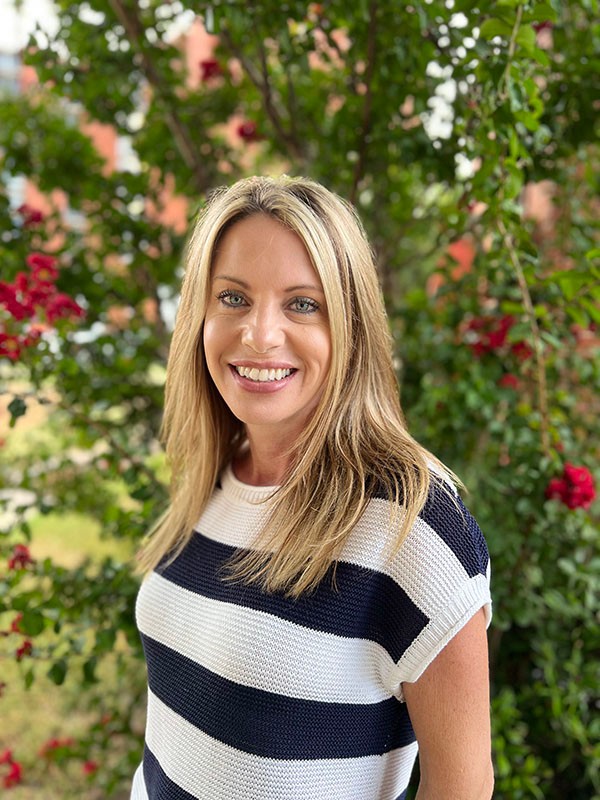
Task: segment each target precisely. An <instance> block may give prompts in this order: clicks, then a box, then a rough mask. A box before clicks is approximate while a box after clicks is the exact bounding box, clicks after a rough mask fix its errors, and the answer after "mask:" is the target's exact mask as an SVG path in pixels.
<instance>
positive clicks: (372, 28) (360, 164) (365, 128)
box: [349, 0, 377, 204]
mask: <svg viewBox="0 0 600 800" xmlns="http://www.w3.org/2000/svg"><path fill="white" fill-rule="evenodd" d="M376 51H377V2H376V0H371V2H370V4H369V28H368V31H367V68H366V70H365V79H364V83H365V85H366V87H367V91H366V93H365V102H364V105H363V113H362V122H361V131H360V143H359V146H358V159H357V161H356V166H355V168H354V178H353V181H352V189H351V190H350V197H349V200H350V202H351V203H352V204H355V203H356V195H357V192H358V185H359V183H360V181H361V178H362V177H363V175H364V172H365V167H366V161H367V150H368V142H367V139H368V136H369V133H370V131H371V124H372V118H371V117H372V110H373V75H374V73H375V56H376Z"/></svg>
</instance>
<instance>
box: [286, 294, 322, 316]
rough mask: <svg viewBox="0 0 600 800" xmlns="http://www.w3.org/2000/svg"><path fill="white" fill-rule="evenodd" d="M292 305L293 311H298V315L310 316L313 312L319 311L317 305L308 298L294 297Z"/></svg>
mask: <svg viewBox="0 0 600 800" xmlns="http://www.w3.org/2000/svg"><path fill="white" fill-rule="evenodd" d="M292 305H293V306H294V311H298V313H300V314H312V313H313V312H314V311H318V310H319V304H318V303H315V301H314V300H311V298H310V297H296V298H294V300H293V301H292Z"/></svg>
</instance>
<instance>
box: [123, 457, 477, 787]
mask: <svg viewBox="0 0 600 800" xmlns="http://www.w3.org/2000/svg"><path fill="white" fill-rule="evenodd" d="M433 483H434V488H433V489H432V492H431V495H430V498H429V501H428V503H427V504H426V506H425V508H424V509H423V511H422V513H421V515H420V516H419V518H418V519H417V522H416V523H415V525H414V526H413V529H412V530H411V532H410V534H409V536H408V538H407V539H406V541H405V542H404V544H403V546H402V548H401V549H400V551H399V553H398V554H397V555H396V556H395V557H394V558H393V559H392V560H390V559H389V550H388V549H387V547H386V546H389V543H390V541H391V540H390V537H391V536H392V534H391V533H390V532H389V525H390V509H389V503H388V501H387V500H386V499H385V498H384V497H377V498H374V499H372V500H371V502H370V504H369V506H368V508H367V511H366V512H365V514H364V516H363V517H362V519H361V520H360V522H359V523H358V525H357V526H356V528H355V529H354V531H353V533H352V536H351V538H350V541H349V542H348V544H347V546H346V548H345V549H344V552H343V553H342V556H341V558H340V560H339V562H338V565H337V571H336V588H333V587H332V585H331V581H330V580H328V579H325V580H324V581H323V582H322V583H321V584H320V585H319V587H318V589H317V590H316V591H315V592H313V593H312V594H309V595H306V596H302V597H301V598H300V599H298V600H291V599H287V598H285V597H283V596H282V595H280V594H266V593H264V592H262V591H261V590H260V589H258V588H256V587H254V586H247V585H244V584H242V583H231V582H225V581H223V579H222V578H223V575H224V565H225V564H226V563H227V562H228V561H229V559H230V558H231V556H232V555H233V554H234V552H236V551H237V549H239V548H249V547H251V546H252V544H253V542H254V541H255V537H256V535H257V533H258V531H259V530H260V528H261V526H262V524H263V523H264V520H265V515H266V513H267V512H268V497H269V495H270V494H271V493H272V489H270V488H268V487H252V486H247V485H245V484H242V483H240V482H239V481H238V480H237V479H236V478H235V476H234V475H233V472H232V471H231V469H229V470H227V471H226V472H225V473H224V475H223V476H222V480H221V483H220V485H219V487H217V489H216V490H215V492H214V495H213V497H212V499H211V501H210V503H209V504H208V506H207V508H206V510H205V512H204V514H203V515H202V518H201V519H200V521H199V523H198V525H197V527H196V533H195V535H194V536H193V538H192V539H191V541H190V543H189V544H188V546H187V547H186V549H185V550H184V551H183V552H182V553H181V555H180V556H179V557H178V558H177V559H176V560H175V561H174V562H173V563H172V564H170V565H168V566H167V567H166V568H161V567H159V568H158V569H157V570H156V571H154V572H153V573H152V574H151V575H150V576H149V577H148V578H147V579H146V580H145V581H144V583H143V584H142V587H141V589H140V592H139V596H138V602H137V611H136V613H137V623H138V627H139V630H140V634H141V637H142V642H143V645H144V651H145V655H146V662H147V666H148V716H147V726H146V741H145V750H144V759H143V762H142V764H141V765H140V767H139V769H138V770H137V772H136V774H135V776H134V781H133V788H132V792H131V800H191V799H192V798H197V799H198V798H201V800H298V798H303V800H332V799H333V798H335V800H356V799H357V798H361V800H402V798H404V797H405V794H406V789H407V786H408V782H409V779H410V774H411V771H412V768H413V765H414V762H415V758H416V755H417V749H418V748H417V742H416V739H415V735H414V732H413V729H412V726H411V723H410V718H409V715H408V711H407V708H406V704H405V702H404V699H403V694H402V683H403V681H416V680H417V678H418V677H419V676H420V675H421V674H422V673H423V671H424V670H425V669H426V668H427V666H428V665H429V664H430V663H431V661H432V660H433V659H434V658H435V656H436V655H437V654H438V653H439V652H440V650H441V649H442V648H443V647H444V646H445V645H446V644H447V643H448V642H449V641H450V639H451V638H452V637H453V636H455V635H456V633H457V632H458V631H459V630H460V629H461V628H462V627H463V625H464V624H465V623H466V622H467V621H468V620H469V619H470V618H471V617H472V616H473V615H474V614H475V613H476V612H477V611H478V610H479V609H480V608H482V607H484V608H485V612H486V615H487V619H488V622H489V619H490V616H491V600H490V593H489V559H488V552H487V548H486V545H485V541H484V539H483V536H482V535H481V531H480V530H479V528H478V526H477V524H476V522H475V521H474V520H473V518H472V516H471V515H470V514H469V512H468V511H467V509H466V508H465V507H464V505H463V504H462V501H461V500H460V498H458V497H456V498H453V497H449V496H448V493H447V492H445V491H442V490H441V489H440V487H439V485H437V486H436V485H435V484H437V483H438V482H437V481H434V482H433Z"/></svg>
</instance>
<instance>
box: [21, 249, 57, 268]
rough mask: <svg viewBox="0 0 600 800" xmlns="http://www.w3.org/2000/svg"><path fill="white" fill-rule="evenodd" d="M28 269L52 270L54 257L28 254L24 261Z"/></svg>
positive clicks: (43, 254) (54, 262)
mask: <svg viewBox="0 0 600 800" xmlns="http://www.w3.org/2000/svg"><path fill="white" fill-rule="evenodd" d="M25 261H26V263H27V266H28V267H29V268H30V269H32V270H33V269H53V268H54V266H55V264H56V259H55V258H54V256H48V255H46V254H45V253H30V254H29V255H28V256H27V258H26V259H25Z"/></svg>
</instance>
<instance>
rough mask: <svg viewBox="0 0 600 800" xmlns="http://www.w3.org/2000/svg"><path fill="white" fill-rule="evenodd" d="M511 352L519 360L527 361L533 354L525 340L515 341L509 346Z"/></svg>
mask: <svg viewBox="0 0 600 800" xmlns="http://www.w3.org/2000/svg"><path fill="white" fill-rule="evenodd" d="M510 349H511V351H512V353H513V354H514V355H515V356H516V357H517V358H518V359H519V361H527V359H528V358H531V356H532V355H533V349H532V348H531V347H530V346H529V345H528V344H527V342H523V341H521V342H515V343H514V344H513V346H512V347H511V348H510Z"/></svg>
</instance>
